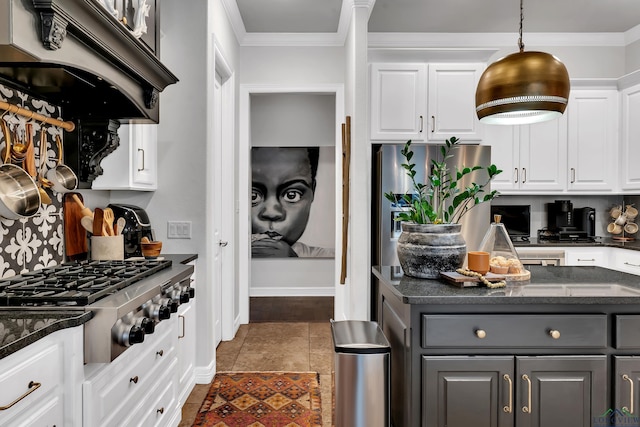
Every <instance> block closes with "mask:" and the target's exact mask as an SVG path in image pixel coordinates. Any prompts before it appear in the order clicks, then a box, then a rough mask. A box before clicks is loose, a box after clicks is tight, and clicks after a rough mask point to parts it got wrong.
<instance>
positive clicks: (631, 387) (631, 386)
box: [622, 374, 634, 414]
mask: <svg viewBox="0 0 640 427" xmlns="http://www.w3.org/2000/svg"><path fill="white" fill-rule="evenodd" d="M622 379H623V380H625V381H629V408H627V407H626V406H623V407H622V410H623V411H627V412H629V413H630V414H633V397H634V396H633V380H632V379H631V378H629V375H627V374H624V375H623V376H622Z"/></svg>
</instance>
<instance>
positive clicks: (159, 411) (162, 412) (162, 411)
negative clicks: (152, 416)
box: [156, 406, 164, 415]
mask: <svg viewBox="0 0 640 427" xmlns="http://www.w3.org/2000/svg"><path fill="white" fill-rule="evenodd" d="M156 412H157V413H158V414H161V415H162V414H164V406H163V407H162V408H160V409H156Z"/></svg>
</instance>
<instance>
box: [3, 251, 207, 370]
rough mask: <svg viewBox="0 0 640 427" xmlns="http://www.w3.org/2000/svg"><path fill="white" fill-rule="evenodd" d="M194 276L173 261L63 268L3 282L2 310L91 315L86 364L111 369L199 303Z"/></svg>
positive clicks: (66, 265)
mask: <svg viewBox="0 0 640 427" xmlns="http://www.w3.org/2000/svg"><path fill="white" fill-rule="evenodd" d="M192 273H193V267H192V266H189V265H184V264H177V265H173V264H172V261H171V260H136V261H126V260H124V261H122V260H120V261H83V262H69V263H63V264H61V265H58V266H54V267H49V268H45V269H42V270H37V271H33V272H26V273H23V274H21V275H19V276H14V277H11V278H8V279H5V280H2V281H0V307H2V309H3V310H21V311H27V310H38V311H42V310H66V311H70V310H79V311H90V312H91V313H92V314H93V317H92V318H91V320H89V321H88V322H87V323H85V324H84V359H85V363H108V362H111V361H112V360H113V359H115V358H116V357H117V356H119V355H120V354H122V353H123V352H124V351H125V350H126V349H127V348H128V347H130V346H132V345H134V344H140V343H142V342H143V341H144V337H145V335H146V334H152V333H153V332H154V330H155V325H156V324H157V323H158V322H161V321H163V320H166V319H169V318H170V317H171V316H172V314H173V313H176V312H177V311H178V306H179V305H180V304H183V303H187V302H189V300H190V299H191V298H193V297H195V290H194V288H192V287H191V279H190V276H191V274H192Z"/></svg>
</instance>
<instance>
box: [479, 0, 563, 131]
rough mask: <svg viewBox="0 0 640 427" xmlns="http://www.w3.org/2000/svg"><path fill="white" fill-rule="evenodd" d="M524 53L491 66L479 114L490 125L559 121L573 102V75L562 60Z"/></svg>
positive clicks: (483, 85) (482, 82)
mask: <svg viewBox="0 0 640 427" xmlns="http://www.w3.org/2000/svg"><path fill="white" fill-rule="evenodd" d="M522 1H523V0H520V38H519V39H518V47H519V48H520V51H519V52H517V53H513V54H511V55H508V56H506V57H504V58H502V59H499V60H498V61H496V62H494V63H493V64H491V65H489V67H487V69H486V70H485V71H484V73H482V76H481V77H480V81H479V82H478V88H477V89H476V113H477V114H478V118H479V119H480V122H482V123H487V124H506V125H514V124H528V123H537V122H543V121H546V120H551V119H555V118H558V117H560V116H561V115H562V113H564V110H565V109H566V107H567V101H568V99H569V86H570V83H569V73H568V72H567V68H566V67H565V66H564V64H563V63H562V62H560V60H559V59H558V58H556V57H555V56H553V55H550V54H548V53H545V52H525V51H524V43H523V42H522V21H523V12H522Z"/></svg>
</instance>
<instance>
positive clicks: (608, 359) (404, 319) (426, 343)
mask: <svg viewBox="0 0 640 427" xmlns="http://www.w3.org/2000/svg"><path fill="white" fill-rule="evenodd" d="M375 285H377V287H376V288H377V290H378V292H377V310H376V316H377V318H376V319H375V320H377V322H378V324H379V325H380V327H381V328H382V330H383V332H384V333H385V336H386V337H387V339H388V340H389V343H390V344H391V367H390V368H391V422H392V425H393V426H394V427H469V426H474V427H609V426H611V425H618V426H636V427H637V426H640V298H638V299H637V301H636V299H631V298H628V297H625V298H624V299H621V300H620V301H621V303H616V304H612V303H598V301H597V300H594V299H584V300H583V299H576V300H575V301H574V302H573V303H567V304H562V303H558V302H557V301H555V300H554V301H551V302H552V303H551V304H549V303H548V302H547V303H545V301H542V300H541V302H540V303H538V304H522V303H516V304H513V302H519V301H520V300H514V299H510V300H506V301H505V303H504V304H497V303H484V304H483V300H482V298H478V299H477V300H475V299H473V298H469V297H466V298H465V297H464V296H463V297H462V298H461V299H460V301H462V302H458V301H457V300H456V298H455V297H449V296H448V297H447V298H446V299H437V298H434V301H435V303H425V302H423V300H424V299H422V300H421V301H420V302H419V303H412V302H411V301H410V300H409V301H408V300H407V298H404V297H403V296H401V295H398V289H397V288H395V287H394V285H393V284H389V283H387V282H386V281H385V280H377V281H376V283H375ZM440 286H446V285H440ZM461 294H462V291H461ZM462 295H468V294H462ZM476 301H477V302H476ZM583 301H584V302H583ZM510 303H511V304H510Z"/></svg>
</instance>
